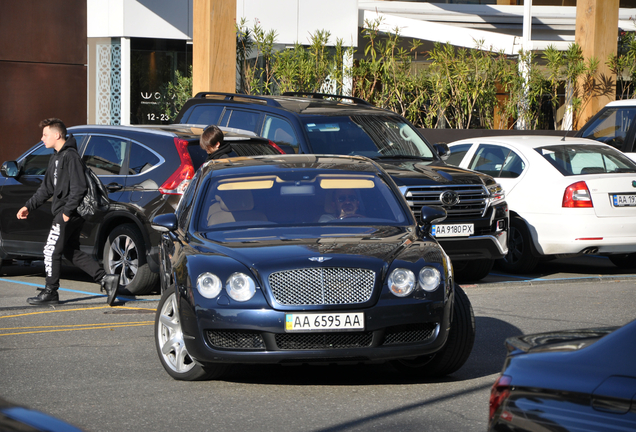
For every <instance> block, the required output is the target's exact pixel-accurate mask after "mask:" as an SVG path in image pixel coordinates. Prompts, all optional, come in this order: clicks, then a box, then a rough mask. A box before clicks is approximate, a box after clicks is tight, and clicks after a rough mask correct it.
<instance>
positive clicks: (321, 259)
mask: <svg viewBox="0 0 636 432" xmlns="http://www.w3.org/2000/svg"><path fill="white" fill-rule="evenodd" d="M330 259H331V257H322V256H319V257H309V261H314V262H320V263H321V262H325V261H327V260H330Z"/></svg>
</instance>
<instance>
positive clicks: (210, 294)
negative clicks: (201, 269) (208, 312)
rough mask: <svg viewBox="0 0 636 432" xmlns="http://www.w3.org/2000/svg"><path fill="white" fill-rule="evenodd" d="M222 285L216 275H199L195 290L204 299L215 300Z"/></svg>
mask: <svg viewBox="0 0 636 432" xmlns="http://www.w3.org/2000/svg"><path fill="white" fill-rule="evenodd" d="M221 288H223V284H222V283H221V279H219V278H218V276H217V275H215V274H212V273H201V274H200V275H199V278H198V279H197V290H198V291H199V293H200V294H201V295H202V296H203V297H205V298H209V299H211V298H215V297H216V296H218V295H219V293H220V292H221Z"/></svg>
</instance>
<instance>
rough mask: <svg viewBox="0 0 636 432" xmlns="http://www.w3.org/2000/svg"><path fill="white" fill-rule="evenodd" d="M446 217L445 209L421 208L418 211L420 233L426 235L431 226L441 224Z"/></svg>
mask: <svg viewBox="0 0 636 432" xmlns="http://www.w3.org/2000/svg"><path fill="white" fill-rule="evenodd" d="M446 216H447V215H446V209H444V207H442V206H422V209H421V210H420V225H421V227H422V231H423V232H425V233H426V234H428V233H429V232H430V231H431V226H432V225H433V224H435V223H437V222H442V221H443V220H445V219H446Z"/></svg>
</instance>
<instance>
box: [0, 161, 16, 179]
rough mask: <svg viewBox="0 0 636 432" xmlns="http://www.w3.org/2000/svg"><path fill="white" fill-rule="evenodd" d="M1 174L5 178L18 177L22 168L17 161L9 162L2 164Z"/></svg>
mask: <svg viewBox="0 0 636 432" xmlns="http://www.w3.org/2000/svg"><path fill="white" fill-rule="evenodd" d="M0 173H1V174H2V175H3V176H5V177H13V178H14V177H17V176H18V174H20V168H19V167H18V163H17V162H16V161H8V162H5V163H3V164H2V167H1V168H0Z"/></svg>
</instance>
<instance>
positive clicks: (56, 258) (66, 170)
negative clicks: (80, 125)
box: [17, 118, 118, 305]
mask: <svg viewBox="0 0 636 432" xmlns="http://www.w3.org/2000/svg"><path fill="white" fill-rule="evenodd" d="M40 127H41V128H42V141H43V142H44V145H45V146H46V148H52V149H54V150H55V153H53V155H52V156H51V159H50V160H49V165H48V168H47V170H46V174H45V175H44V181H43V182H42V184H41V185H40V187H39V188H38V190H37V191H36V192H35V194H33V196H32V197H31V198H29V200H28V201H27V202H26V204H25V205H24V207H22V208H21V209H20V210H18V215H17V216H18V219H26V218H27V217H28V216H29V212H31V211H33V210H35V209H37V208H38V207H40V206H41V205H42V204H44V203H45V202H46V201H47V200H48V199H49V198H51V197H53V201H52V203H51V212H52V213H53V223H52V225H51V231H50V232H49V236H48V238H47V239H46V244H45V245H44V269H45V273H46V277H45V280H46V286H45V287H44V290H42V291H41V292H40V293H39V294H38V295H37V296H35V297H30V298H28V299H27V302H28V303H29V304H32V305H48V304H57V303H59V295H58V293H57V290H58V288H59V287H60V271H61V269H62V256H64V257H65V258H67V259H68V260H69V261H71V262H72V263H73V265H75V266H76V267H79V268H80V269H82V270H84V271H85V272H86V273H88V274H89V275H90V276H92V277H93V280H94V281H95V282H98V283H100V284H101V290H102V291H104V290H106V294H107V295H108V297H107V302H108V304H109V305H112V304H113V301H114V300H115V295H116V294H117V284H118V276H117V275H114V274H106V272H105V271H104V269H103V268H102V267H101V266H100V265H99V263H98V262H97V261H96V260H94V259H93V258H92V257H91V256H90V255H88V254H87V253H85V252H82V251H81V250H80V242H79V239H80V231H81V230H82V225H83V224H84V219H83V218H82V217H81V216H80V215H78V214H77V211H76V209H77V206H78V205H79V204H80V202H81V201H82V199H83V198H84V195H85V194H86V190H87V188H86V179H85V177H84V166H83V165H82V162H81V160H80V156H79V153H78V152H77V142H76V141H75V138H74V137H73V135H69V136H68V138H67V137H66V126H64V123H62V120H60V119H57V118H50V119H45V120H42V121H41V122H40Z"/></svg>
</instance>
